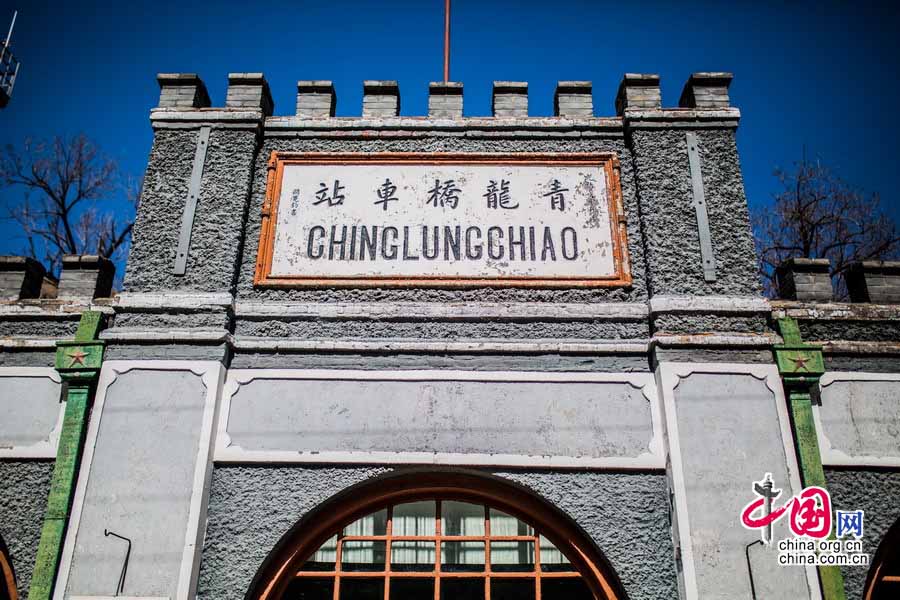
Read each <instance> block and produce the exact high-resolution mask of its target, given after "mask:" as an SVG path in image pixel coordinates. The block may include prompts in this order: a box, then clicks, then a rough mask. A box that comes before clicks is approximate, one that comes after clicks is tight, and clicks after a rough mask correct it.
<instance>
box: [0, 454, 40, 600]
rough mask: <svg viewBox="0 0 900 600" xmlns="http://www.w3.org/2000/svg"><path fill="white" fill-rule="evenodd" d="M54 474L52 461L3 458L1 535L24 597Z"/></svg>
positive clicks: (0, 504)
mask: <svg viewBox="0 0 900 600" xmlns="http://www.w3.org/2000/svg"><path fill="white" fill-rule="evenodd" d="M52 474H53V462H52V461H0V535H2V536H3V539H4V541H5V542H6V547H7V548H9V553H10V556H11V557H12V563H13V568H14V569H15V570H16V584H17V587H18V588H19V596H20V597H21V598H27V597H28V587H29V585H31V573H32V571H33V570H34V559H35V556H37V547H38V542H39V541H40V539H41V526H42V525H43V523H44V511H45V510H46V509H47V494H49V493H50V477H51V475H52Z"/></svg>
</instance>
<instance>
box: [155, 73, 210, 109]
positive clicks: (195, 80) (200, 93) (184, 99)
mask: <svg viewBox="0 0 900 600" xmlns="http://www.w3.org/2000/svg"><path fill="white" fill-rule="evenodd" d="M156 81H157V82H158V83H159V90H160V93H159V108H174V109H179V110H184V109H187V108H206V107H207V106H209V94H208V93H207V92H206V86H205V85H204V84H203V81H202V80H201V79H200V77H198V76H197V74H196V73H160V74H159V75H157V76H156Z"/></svg>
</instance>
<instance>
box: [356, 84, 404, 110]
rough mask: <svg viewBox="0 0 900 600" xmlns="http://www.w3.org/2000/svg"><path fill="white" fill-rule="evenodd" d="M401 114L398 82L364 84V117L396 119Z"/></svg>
mask: <svg viewBox="0 0 900 600" xmlns="http://www.w3.org/2000/svg"><path fill="white" fill-rule="evenodd" d="M399 114H400V86H399V85H397V82H396V81H365V82H363V106H362V116H363V117H396V116H397V115H399Z"/></svg>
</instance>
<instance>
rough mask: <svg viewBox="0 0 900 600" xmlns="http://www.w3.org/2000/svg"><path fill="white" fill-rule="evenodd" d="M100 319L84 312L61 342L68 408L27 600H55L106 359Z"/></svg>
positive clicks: (60, 361)
mask: <svg viewBox="0 0 900 600" xmlns="http://www.w3.org/2000/svg"><path fill="white" fill-rule="evenodd" d="M101 318H102V315H101V314H100V313H99V312H91V311H88V312H85V313H83V314H82V316H81V322H80V323H79V325H78V331H77V332H76V333H75V339H74V340H73V341H71V342H58V343H57V350H56V369H57V370H58V371H59V373H60V376H61V377H62V379H63V381H65V382H66V384H67V385H66V410H65V416H64V417H63V426H62V431H61V432H60V436H59V446H58V447H57V451H56V463H55V464H54V466H53V479H52V480H51V482H50V494H49V497H48V500H47V511H46V513H45V515H44V525H43V527H42V528H41V540H40V542H39V544H38V553H37V558H36V559H35V566H34V574H33V575H32V578H31V587H30V589H29V591H28V600H50V598H51V597H52V595H53V591H54V590H53V588H54V583H55V581H56V575H57V568H58V566H59V557H60V553H61V552H62V545H63V538H64V537H65V534H66V529H67V527H68V524H69V514H70V510H71V506H72V496H73V493H74V491H75V477H76V475H77V473H78V467H79V463H80V462H81V451H82V447H83V445H84V433H85V428H86V426H87V415H88V409H89V408H90V405H91V400H92V392H93V385H94V383H95V381H96V379H97V373H99V371H100V367H101V364H102V362H103V348H104V342H102V341H100V340H98V339H97V333H98V332H99V329H100V323H101Z"/></svg>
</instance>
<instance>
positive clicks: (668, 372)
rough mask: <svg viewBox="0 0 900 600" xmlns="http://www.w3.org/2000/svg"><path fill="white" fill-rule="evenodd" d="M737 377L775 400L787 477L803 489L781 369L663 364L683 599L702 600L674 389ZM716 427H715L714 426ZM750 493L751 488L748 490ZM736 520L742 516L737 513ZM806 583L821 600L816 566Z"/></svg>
mask: <svg viewBox="0 0 900 600" xmlns="http://www.w3.org/2000/svg"><path fill="white" fill-rule="evenodd" d="M709 373H717V374H735V375H750V376H752V377H754V378H756V379H759V380H760V381H763V382H765V384H766V387H767V388H768V389H769V390H770V391H771V392H772V394H773V395H774V397H775V407H776V412H777V414H778V426H779V431H780V433H781V440H782V445H783V450H784V456H785V459H786V463H787V470H788V477H789V479H790V482H791V489H793V490H795V491H796V492H799V491H800V490H801V489H802V487H803V486H802V484H801V482H800V467H799V464H798V462H797V456H796V454H795V452H794V438H793V434H792V433H791V425H790V416H789V415H788V410H787V403H786V401H785V397H784V389H783V388H782V384H781V377H780V375H779V373H778V368H777V367H776V366H775V365H774V364H743V363H672V362H663V363H660V365H659V368H658V369H657V372H656V375H657V381H658V384H659V390H660V395H661V396H662V405H663V414H664V420H665V435H666V440H667V443H668V452H669V456H668V465H669V469H670V470H671V485H672V486H673V493H674V496H675V520H676V521H677V531H678V539H677V540H676V542H677V545H678V546H679V547H680V550H681V561H682V567H683V568H682V576H683V578H684V580H683V583H684V592H685V594H684V595H685V598H684V600H698V599H699V598H700V593H699V588H698V583H697V567H696V561H695V557H694V549H693V544H692V540H691V532H692V529H691V525H690V515H689V514H688V501H687V476H688V474H687V473H686V472H685V468H684V461H683V459H682V453H681V441H680V440H681V438H680V434H679V431H678V420H677V416H676V406H675V388H676V387H678V384H679V383H681V381H682V380H684V379H686V378H687V377H689V376H691V375H694V374H709ZM711 426H715V424H711ZM748 490H749V487H748ZM734 518H735V520H736V521H737V519H738V518H739V515H738V514H737V513H735V516H734ZM805 572H806V573H805V574H806V583H807V586H808V587H809V590H810V594H811V596H810V597H811V598H819V597H820V595H821V592H819V591H818V590H819V580H818V574H817V572H816V568H815V567H805Z"/></svg>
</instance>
